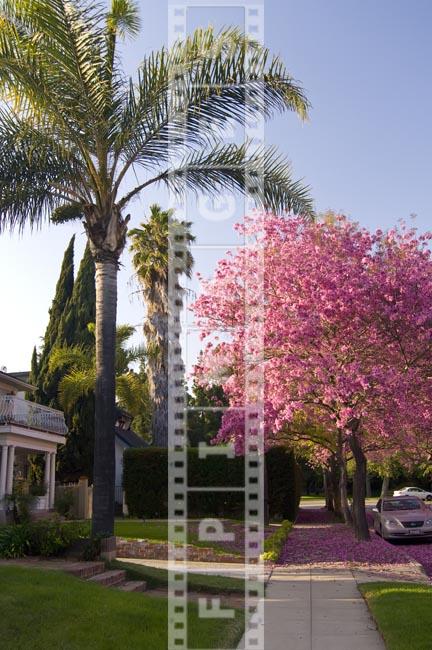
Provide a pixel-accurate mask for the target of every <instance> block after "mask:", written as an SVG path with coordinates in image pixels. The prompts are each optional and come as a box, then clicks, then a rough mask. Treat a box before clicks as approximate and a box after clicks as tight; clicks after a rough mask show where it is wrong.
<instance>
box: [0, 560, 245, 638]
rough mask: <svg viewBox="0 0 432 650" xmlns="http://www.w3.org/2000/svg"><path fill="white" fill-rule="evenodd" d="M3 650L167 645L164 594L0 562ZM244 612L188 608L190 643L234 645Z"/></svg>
mask: <svg viewBox="0 0 432 650" xmlns="http://www.w3.org/2000/svg"><path fill="white" fill-rule="evenodd" d="M0 611H1V620H2V623H1V637H0V647H1V648H2V650H29V649H30V648H31V649H32V650H47V649H48V648H53V649H54V648H55V650H89V649H90V648H91V650H120V648H123V647H125V646H127V647H128V648H149V649H150V648H151V650H166V647H167V607H166V600H165V599H164V598H152V597H150V596H146V595H145V594H140V593H123V592H120V591H116V590H115V589H105V588H103V587H99V586H98V585H93V584H90V583H88V582H84V581H80V580H78V579H76V578H73V577H72V576H68V575H65V574H62V573H59V572H57V571H42V570H40V569H27V568H22V567H12V566H8V567H4V566H2V567H0ZM243 618H244V614H243V612H240V611H236V618H235V619H233V620H230V619H199V618H198V615H197V607H196V605H194V604H190V605H189V608H188V630H189V641H188V647H189V648H235V647H236V645H237V643H238V641H239V639H240V637H241V634H242V629H243Z"/></svg>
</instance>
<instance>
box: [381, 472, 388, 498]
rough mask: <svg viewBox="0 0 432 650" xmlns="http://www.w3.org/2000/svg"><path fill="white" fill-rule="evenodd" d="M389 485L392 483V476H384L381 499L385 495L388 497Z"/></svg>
mask: <svg viewBox="0 0 432 650" xmlns="http://www.w3.org/2000/svg"><path fill="white" fill-rule="evenodd" d="M389 485H390V477H389V476H384V478H383V482H382V485H381V499H382V498H383V497H386V496H387V494H388V491H389Z"/></svg>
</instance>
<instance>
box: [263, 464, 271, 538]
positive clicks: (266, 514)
mask: <svg viewBox="0 0 432 650" xmlns="http://www.w3.org/2000/svg"><path fill="white" fill-rule="evenodd" d="M269 524H270V507H269V483H268V468H267V456H266V455H265V454H264V525H265V526H268V525H269Z"/></svg>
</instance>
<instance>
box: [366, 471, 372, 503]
mask: <svg viewBox="0 0 432 650" xmlns="http://www.w3.org/2000/svg"><path fill="white" fill-rule="evenodd" d="M371 496H372V488H371V480H370V476H369V472H366V497H367V498H368V499H370V497H371Z"/></svg>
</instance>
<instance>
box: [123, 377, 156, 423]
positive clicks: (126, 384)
mask: <svg viewBox="0 0 432 650" xmlns="http://www.w3.org/2000/svg"><path fill="white" fill-rule="evenodd" d="M116 396H117V402H118V404H119V406H120V407H121V408H123V409H125V410H126V411H127V412H128V413H130V414H131V415H132V416H134V417H135V416H137V415H140V414H142V413H143V411H144V412H145V409H146V408H149V397H148V388H147V385H146V384H145V383H144V382H143V379H142V377H141V376H140V375H138V374H137V373H135V372H127V373H124V374H123V375H120V376H119V377H117V379H116Z"/></svg>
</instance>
